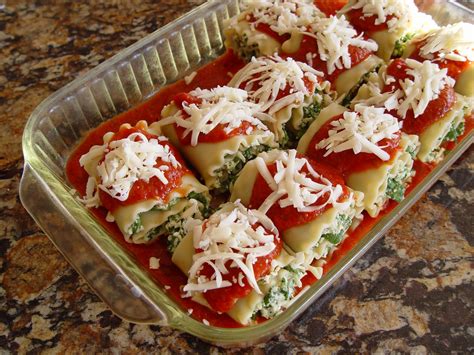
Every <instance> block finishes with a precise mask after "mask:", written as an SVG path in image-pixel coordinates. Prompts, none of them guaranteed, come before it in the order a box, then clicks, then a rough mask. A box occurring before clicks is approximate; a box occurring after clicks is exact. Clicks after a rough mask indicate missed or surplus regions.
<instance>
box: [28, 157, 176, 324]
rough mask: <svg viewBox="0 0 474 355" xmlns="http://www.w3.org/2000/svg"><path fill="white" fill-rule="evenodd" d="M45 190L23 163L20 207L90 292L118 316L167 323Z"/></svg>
mask: <svg viewBox="0 0 474 355" xmlns="http://www.w3.org/2000/svg"><path fill="white" fill-rule="evenodd" d="M48 191H49V188H48V187H47V186H46V184H44V183H43V181H42V179H41V178H39V177H38V175H37V173H36V172H35V171H34V169H33V168H32V167H31V165H30V164H28V163H25V167H24V170H23V176H22V178H21V182H20V200H21V202H22V204H23V206H24V207H25V208H26V210H27V211H28V213H29V214H30V215H31V216H32V217H33V219H34V220H35V222H36V223H37V224H38V225H39V226H40V227H41V229H43V231H44V232H45V233H46V235H47V236H48V237H49V239H50V240H51V241H52V242H53V244H54V245H55V246H56V248H58V249H59V250H60V252H61V253H62V254H63V255H64V257H65V258H66V259H67V260H68V261H69V263H70V264H71V265H72V266H73V267H74V269H75V270H76V271H77V272H78V273H79V274H80V275H81V276H82V277H83V278H84V279H85V280H86V282H87V283H88V284H89V286H90V287H91V288H92V289H93V290H94V292H95V293H96V294H97V295H99V297H100V298H101V299H102V301H104V302H105V303H106V304H107V305H108V306H109V308H110V309H111V310H112V312H114V313H115V314H117V315H118V316H119V317H121V318H122V319H125V320H127V321H130V322H133V323H147V324H162V325H164V324H167V323H168V322H167V319H166V316H165V314H164V313H163V312H162V311H161V310H160V309H158V308H157V307H156V306H154V305H153V304H152V303H151V302H149V301H148V300H147V299H146V298H145V297H144V296H143V294H142V292H141V291H140V290H139V289H137V288H136V287H135V286H133V285H132V284H131V283H130V281H128V279H127V277H126V276H125V275H124V274H123V273H121V272H120V270H118V269H117V267H116V266H114V265H113V264H112V263H111V262H109V261H107V260H105V259H104V257H103V255H101V254H100V252H99V251H98V250H97V249H96V248H95V247H94V245H93V244H92V243H90V242H89V241H88V240H86V238H85V237H84V235H83V234H82V233H81V230H80V228H78V226H77V225H74V223H72V222H71V220H68V219H67V218H64V217H61V216H62V212H61V208H62V205H61V203H60V202H59V201H57V200H55V199H54V198H53V197H52V196H51V194H50V193H48Z"/></svg>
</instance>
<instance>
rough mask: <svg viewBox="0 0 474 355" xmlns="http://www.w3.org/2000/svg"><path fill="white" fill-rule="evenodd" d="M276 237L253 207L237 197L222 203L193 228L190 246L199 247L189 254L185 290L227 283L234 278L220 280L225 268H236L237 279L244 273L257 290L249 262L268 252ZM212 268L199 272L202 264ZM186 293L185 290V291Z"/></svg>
mask: <svg viewBox="0 0 474 355" xmlns="http://www.w3.org/2000/svg"><path fill="white" fill-rule="evenodd" d="M276 238H279V237H278V231H277V230H276V228H275V226H274V225H273V222H272V221H271V220H270V219H269V218H268V217H267V216H265V215H264V214H263V213H261V212H259V211H257V210H249V209H247V208H245V206H243V205H242V204H241V203H240V201H236V202H234V203H231V202H229V203H226V204H225V205H223V206H222V207H221V209H220V210H219V211H217V212H216V213H214V214H213V215H212V216H211V217H210V218H209V219H208V220H207V221H206V222H205V223H204V224H203V225H201V226H197V227H195V228H194V233H193V243H194V248H195V249H198V250H201V251H200V252H198V253H196V254H195V255H194V256H193V265H192V266H191V268H190V270H189V279H188V283H187V284H186V285H185V286H184V289H183V291H185V292H193V291H198V292H206V291H209V290H213V289H218V288H224V287H229V286H231V285H232V282H234V283H238V282H239V281H238V280H237V279H236V280H231V281H229V280H224V279H223V277H222V275H225V274H227V273H228V272H229V268H230V269H233V268H237V269H240V274H242V275H243V276H240V274H239V279H240V283H239V284H241V285H242V278H243V277H245V278H246V279H247V281H248V284H249V285H250V286H251V287H252V288H253V289H255V291H256V292H258V293H261V291H260V288H259V286H258V284H257V281H258V280H257V279H256V277H255V272H254V268H253V264H255V262H256V261H257V258H259V257H263V256H266V255H268V254H270V253H271V252H272V251H273V250H274V249H275V248H276V244H275V239H276ZM206 264H207V265H209V266H210V267H212V269H213V271H214V272H213V274H212V276H211V277H210V278H208V277H207V276H205V275H200V271H201V270H202V268H203V267H204V265H206ZM188 295H189V294H188Z"/></svg>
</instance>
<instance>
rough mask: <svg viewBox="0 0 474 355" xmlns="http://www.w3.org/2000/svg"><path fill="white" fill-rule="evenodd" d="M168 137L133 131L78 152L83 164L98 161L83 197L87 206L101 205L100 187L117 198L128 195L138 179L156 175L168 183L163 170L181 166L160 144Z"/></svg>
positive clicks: (164, 182)
mask: <svg viewBox="0 0 474 355" xmlns="http://www.w3.org/2000/svg"><path fill="white" fill-rule="evenodd" d="M166 141H167V138H165V137H162V136H159V137H157V138H151V139H148V138H147V137H146V136H145V135H144V134H143V133H140V132H134V133H132V134H130V135H129V136H128V137H126V138H123V139H120V140H114V141H111V142H108V143H104V144H103V145H100V146H93V147H92V148H91V149H90V150H89V152H88V153H86V154H84V155H82V156H81V158H80V159H79V163H80V165H81V166H82V167H84V166H85V165H88V164H90V162H91V161H100V163H99V164H98V165H97V166H96V167H95V169H94V172H93V176H89V178H88V180H87V185H86V196H85V197H84V199H82V201H83V202H84V203H85V204H86V206H87V207H98V206H99V205H100V201H99V197H98V190H99V189H100V190H102V191H104V192H105V193H107V194H109V195H110V196H112V197H113V198H115V199H117V200H119V201H125V200H127V198H128V195H129V193H130V190H131V189H132V187H133V184H134V183H135V182H136V181H138V180H144V181H145V182H148V181H149V180H150V179H151V178H153V177H156V178H158V179H159V180H160V181H161V183H163V184H165V185H166V184H168V180H167V179H166V176H165V173H164V172H165V171H166V170H168V169H170V165H171V166H172V167H174V168H176V167H178V166H180V163H179V162H178V161H177V160H176V157H175V156H174V154H173V153H172V152H171V150H170V147H169V146H168V145H164V144H162V142H166Z"/></svg>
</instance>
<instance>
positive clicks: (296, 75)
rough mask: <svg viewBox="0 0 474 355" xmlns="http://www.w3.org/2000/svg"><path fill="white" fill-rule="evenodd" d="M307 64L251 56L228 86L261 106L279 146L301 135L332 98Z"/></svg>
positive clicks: (276, 56)
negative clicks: (244, 93)
mask: <svg viewBox="0 0 474 355" xmlns="http://www.w3.org/2000/svg"><path fill="white" fill-rule="evenodd" d="M322 75H323V73H322V72H319V71H317V70H315V69H313V68H312V67H310V66H309V65H308V64H306V63H303V62H299V61H295V60H293V59H291V58H286V59H282V58H281V57H279V56H278V55H274V56H272V57H261V58H253V59H252V60H251V61H250V63H248V64H247V65H246V66H245V67H243V68H242V69H241V70H239V71H238V72H237V73H236V74H235V75H234V77H233V78H232V80H231V81H230V82H229V84H228V85H229V86H232V87H236V88H241V89H244V90H246V91H247V92H248V93H249V100H251V101H253V102H255V103H257V104H259V105H261V106H262V111H263V112H265V113H266V114H268V115H269V116H270V117H269V119H268V120H266V121H264V123H265V124H266V125H267V126H268V127H269V128H270V129H271V131H272V132H273V134H274V135H275V138H276V140H277V141H278V142H279V144H280V146H282V147H285V146H288V145H291V144H292V143H293V141H295V140H297V139H298V138H299V137H301V136H302V135H303V133H304V131H305V130H306V128H307V127H308V126H309V124H310V123H311V122H312V121H313V120H314V118H315V117H316V116H317V114H318V113H319V111H320V110H321V108H322V107H324V106H326V105H328V104H329V102H331V101H332V100H333V97H334V96H335V95H334V94H332V93H331V90H330V87H331V84H330V83H329V82H328V81H322V80H321V79H320V77H321V76H322Z"/></svg>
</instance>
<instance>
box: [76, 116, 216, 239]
mask: <svg viewBox="0 0 474 355" xmlns="http://www.w3.org/2000/svg"><path fill="white" fill-rule="evenodd" d="M103 142H104V143H103V144H102V145H96V146H93V147H92V148H91V149H90V150H89V152H88V153H86V154H84V155H82V156H81V158H80V164H81V166H82V167H83V168H84V169H85V171H86V172H87V173H88V175H89V178H88V181H87V187H86V196H84V198H83V199H82V201H83V202H84V203H85V204H86V205H87V206H88V207H99V206H102V207H104V208H105V209H106V210H107V211H108V215H107V221H109V222H112V221H115V223H116V224H117V226H118V227H119V229H120V231H121V232H122V234H123V236H124V237H125V240H126V241H127V242H130V243H137V244H140V243H148V242H151V241H153V240H155V239H156V238H158V237H159V236H160V235H163V234H169V235H173V233H174V235H175V237H176V238H180V235H182V234H183V233H180V230H182V229H185V228H186V225H187V224H188V222H189V220H190V219H192V218H202V217H203V216H204V215H205V214H206V211H207V208H208V205H209V200H210V197H209V193H208V189H207V187H205V186H204V185H202V184H200V183H199V181H198V180H197V179H196V177H195V176H194V175H193V173H192V172H191V171H190V170H189V169H188V168H187V167H186V165H185V163H184V161H183V159H182V158H181V157H180V155H179V153H178V152H177V151H176V150H175V148H173V146H171V145H170V144H169V142H168V139H167V138H166V137H163V136H161V135H160V133H159V131H157V130H156V128H151V127H148V125H147V123H146V122H145V121H140V122H138V123H137V125H136V126H135V127H132V126H130V125H129V124H123V125H122V126H121V127H120V129H119V130H118V131H117V132H115V133H113V132H109V133H106V134H105V135H104V138H103Z"/></svg>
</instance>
